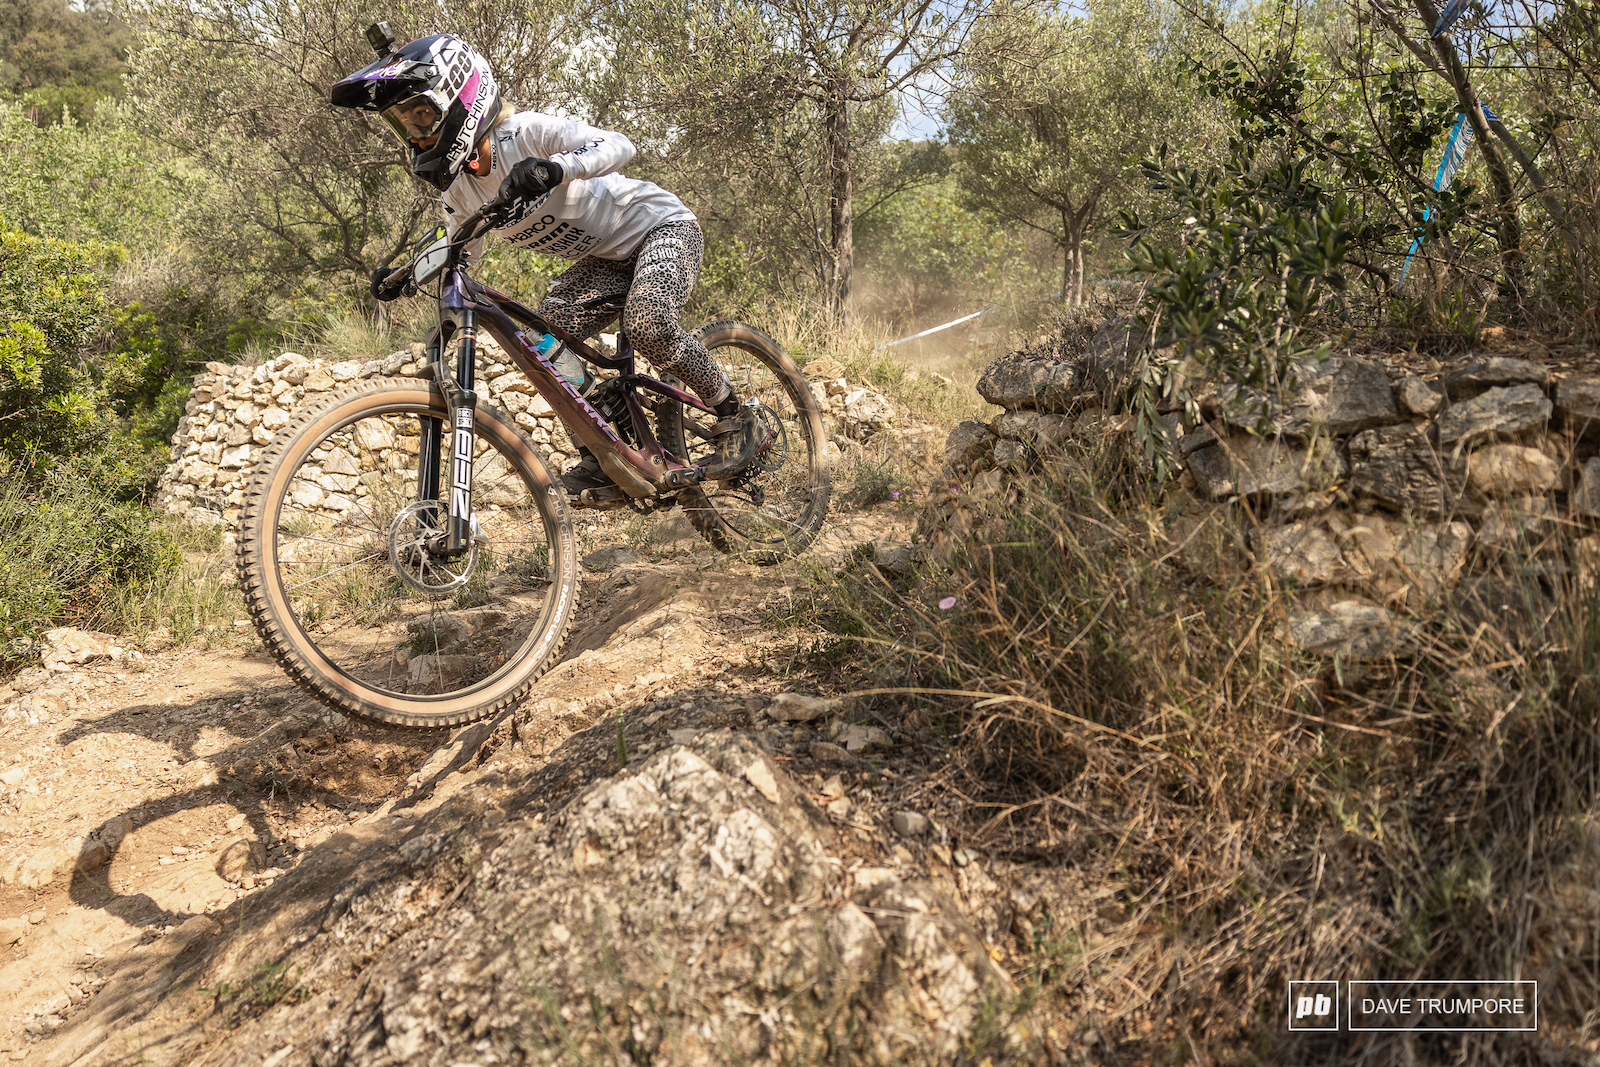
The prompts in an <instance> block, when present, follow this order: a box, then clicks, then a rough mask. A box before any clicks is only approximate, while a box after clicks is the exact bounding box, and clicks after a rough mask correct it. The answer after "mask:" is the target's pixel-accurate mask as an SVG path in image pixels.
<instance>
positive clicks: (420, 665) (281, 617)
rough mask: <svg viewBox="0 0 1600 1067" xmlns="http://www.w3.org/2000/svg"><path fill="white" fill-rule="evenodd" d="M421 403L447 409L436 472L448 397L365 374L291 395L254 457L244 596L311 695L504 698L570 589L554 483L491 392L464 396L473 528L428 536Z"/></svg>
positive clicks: (573, 569) (338, 699) (568, 549)
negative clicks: (327, 389)
mask: <svg viewBox="0 0 1600 1067" xmlns="http://www.w3.org/2000/svg"><path fill="white" fill-rule="evenodd" d="M427 420H442V425H443V426H444V427H445V430H444V432H443V433H442V434H441V435H440V436H441V438H442V440H441V442H440V453H441V454H440V457H439V458H440V463H439V468H438V469H440V470H442V471H445V472H449V471H451V470H452V468H453V456H452V444H453V437H454V435H453V434H451V433H450V432H449V429H448V427H449V426H450V417H449V411H448V409H447V408H446V406H445V404H444V400H443V397H442V396H441V395H440V394H439V393H438V392H437V391H436V390H435V389H434V388H433V387H431V386H430V385H429V384H428V383H426V382H372V383H363V384H360V385H355V386H351V387H349V388H347V389H344V390H341V391H340V392H337V393H334V394H332V395H331V396H329V397H328V398H327V399H326V400H324V401H322V402H321V403H319V404H317V405H315V406H313V407H311V408H308V409H306V410H304V411H302V412H300V413H299V414H298V415H297V416H296V417H295V418H294V420H293V421H292V422H290V424H289V425H288V426H287V427H285V428H284V430H283V432H282V433H280V434H279V436H278V437H277V439H276V440H274V441H273V442H272V444H270V445H268V446H267V448H266V449H265V451H264V452H263V454H262V455H261V456H260V458H259V459H258V461H257V466H256V474H255V477H254V478H253V479H252V481H251V483H250V486H249V488H248V490H247V491H246V496H245V503H244V511H243V514H242V515H241V517H240V528H239V536H238V563H239V577H240V581H241V583H242V584H243V586H244V594H245V602H246V604H247V606H248V607H249V610H250V616H251V618H252V619H253V620H254V622H255V625H256V629H257V631H258V632H259V633H260V634H261V639H262V641H263V642H265V644H266V646H267V648H268V649H269V650H271V652H272V654H273V655H274V656H275V657H276V658H277V660H278V662H279V663H280V664H281V665H282V666H283V668H284V669H285V670H286V671H288V672H289V674H290V675H291V676H292V677H293V678H294V679H295V680H296V681H297V682H299V683H300V684H301V686H303V687H304V688H305V689H307V690H309V691H310V692H311V693H312V694H313V695H315V696H316V697H317V698H318V699H320V700H322V701H323V702H324V703H327V704H329V705H332V706H333V707H335V708H338V709H340V710H341V711H345V712H348V713H350V714H353V715H360V716H363V717H365V718H368V719H375V720H378V721H380V722H387V723H395V724H399V725H404V726H450V725H454V724H457V723H463V722H470V721H472V720H473V719H478V718H482V717H483V716H485V715H489V714H491V713H493V712H495V711H498V710H500V709H502V708H505V707H507V706H508V705H510V704H511V703H512V702H513V701H515V700H517V699H519V698H520V697H521V696H522V695H523V694H524V693H526V692H527V690H528V688H529V687H530V686H531V685H532V684H533V682H534V679H536V678H537V677H538V676H539V675H540V674H541V673H543V671H544V669H545V668H546V667H547V666H548V665H550V664H552V663H554V662H556V660H557V657H558V655H559V653H560V650H561V646H562V644H563V643H564V642H565V639H566V631H567V626H568V625H569V623H570V622H571V620H572V614H573V609H574V607H575V605H576V600H577V544H576V542H575V540H574V537H573V532H572V520H571V518H570V516H569V514H568V512H567V508H566V500H565V497H564V495H563V494H562V492H561V490H560V489H558V488H557V487H556V486H555V485H554V484H553V483H552V481H551V478H550V472H549V470H548V469H547V468H546V467H545V463H544V459H543V457H541V456H540V455H539V453H538V452H536V451H535V450H534V449H533V447H532V446H531V445H530V444H529V443H528V442H527V440H526V439H525V438H523V436H522V435H521V434H520V433H518V432H517V429H516V426H515V424H514V423H513V422H512V420H511V417H510V416H509V415H507V414H506V413H505V412H502V411H499V410H498V409H496V408H493V407H489V406H487V405H482V404H480V405H478V408H477V430H476V434H475V438H474V439H475V447H474V453H475V455H474V457H473V468H472V506H473V519H474V526H475V536H474V537H473V538H472V543H471V544H470V545H468V546H466V547H465V548H464V549H463V550H462V551H460V552H457V553H454V554H449V553H446V552H444V551H443V546H442V543H441V540H440V538H439V537H438V535H437V531H438V530H439V529H441V527H442V524H443V520H444V515H443V505H442V504H441V503H440V502H438V501H436V500H424V501H419V500H418V497H419V493H418V470H419V467H420V466H421V464H420V463H419V455H420V454H421V452H422V451H423V447H424V445H423V443H424V441H425V440H426V438H425V436H424V432H423V430H424V426H425V425H426V424H427ZM449 477H450V476H449V474H446V475H445V476H444V480H445V481H446V482H447V483H448V480H449ZM430 495H431V494H430Z"/></svg>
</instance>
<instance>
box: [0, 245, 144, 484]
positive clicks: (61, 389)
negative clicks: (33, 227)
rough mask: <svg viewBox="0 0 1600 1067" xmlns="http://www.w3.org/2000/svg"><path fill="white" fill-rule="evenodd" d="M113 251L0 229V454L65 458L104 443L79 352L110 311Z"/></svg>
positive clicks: (116, 251)
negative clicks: (108, 290) (108, 274)
mask: <svg viewBox="0 0 1600 1067" xmlns="http://www.w3.org/2000/svg"><path fill="white" fill-rule="evenodd" d="M119 255H120V249H118V248H117V247H116V246H112V245H104V244H98V243H86V242H84V243H80V242H73V241H62V240H57V239H55V238H51V237H34V236H31V235H29V234H26V233H23V232H22V231H21V230H15V229H9V228H3V229H0V453H3V454H4V455H5V456H6V457H8V458H9V459H11V460H12V461H13V462H15V461H16V460H18V459H19V458H21V457H22V456H24V455H31V456H39V455H45V456H52V455H68V454H72V453H76V452H81V451H84V450H85V449H87V448H91V447H93V446H94V445H95V444H96V443H97V442H98V441H100V440H101V439H103V436H104V426H103V423H102V420H101V418H100V416H99V413H98V411H97V406H96V401H97V396H96V394H97V390H96V388H95V386H94V384H93V382H92V381H91V380H90V378H89V375H88V373H87V366H86V361H85V358H84V352H85V350H86V349H87V347H88V346H89V344H90V342H91V340H92V339H93V338H94V337H95V335H96V334H97V333H99V331H100V330H101V329H102V328H103V327H104V325H105V323H106V320H107V316H108V314H109V311H110V304H109V302H108V301H107V299H106V293H105V271H106V270H107V268H109V267H110V266H112V265H114V264H115V263H116V261H117V258H118V257H119Z"/></svg>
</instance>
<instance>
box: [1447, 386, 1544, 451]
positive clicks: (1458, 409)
mask: <svg viewBox="0 0 1600 1067" xmlns="http://www.w3.org/2000/svg"><path fill="white" fill-rule="evenodd" d="M1550 412H1551V405H1550V398H1549V397H1547V396H1545V395H1544V390H1543V389H1541V388H1539V386H1537V385H1513V386H1507V387H1504V388H1499V389H1490V390H1489V391H1488V392H1485V393H1481V394H1479V395H1478V396H1475V397H1473V398H1472V399H1471V400H1467V401H1464V402H1463V403H1460V404H1453V405H1451V406H1450V407H1449V408H1446V409H1445V412H1444V414H1442V415H1440V416H1439V419H1438V421H1437V422H1436V423H1435V424H1434V425H1435V426H1436V427H1437V428H1438V431H1439V444H1441V445H1444V446H1447V447H1448V446H1450V445H1454V444H1459V443H1461V442H1464V441H1471V440H1475V439H1477V438H1480V437H1487V436H1491V435H1506V436H1511V435H1514V434H1519V433H1526V432H1527V431H1529V430H1533V429H1537V428H1539V427H1541V426H1543V425H1544V424H1545V423H1546V422H1548V421H1549V420H1550Z"/></svg>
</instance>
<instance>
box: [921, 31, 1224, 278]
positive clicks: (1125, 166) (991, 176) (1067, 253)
mask: <svg viewBox="0 0 1600 1067" xmlns="http://www.w3.org/2000/svg"><path fill="white" fill-rule="evenodd" d="M1186 47H1187V23H1186V22H1185V21H1184V20H1183V19H1182V18H1181V17H1179V16H1178V15H1177V13H1176V12H1175V11H1174V10H1173V9H1171V8H1170V7H1168V6H1166V5H1165V3H1164V0H1093V3H1092V4H1091V6H1090V7H1088V9H1087V10H1083V9H1078V10H1067V11H1061V10H1053V11H1039V10H1028V9H1019V10H1013V11H1010V12H1008V13H1007V17H1006V18H1005V19H998V18H997V19H995V20H994V21H992V22H990V23H988V24H987V25H981V26H979V27H978V29H977V31H976V32H975V33H974V35H973V38H972V40H971V41H970V42H968V47H967V49H966V51H965V53H964V54H963V56H962V57H961V59H960V60H959V62H958V64H957V67H956V86H955V91H954V92H953V93H951V95H950V96H949V98H948V100H947V102H946V108H945V112H944V116H945V122H946V124H947V130H948V135H949V137H950V139H951V141H952V142H953V143H954V144H956V145H957V146H958V148H959V150H960V157H961V165H960V168H959V174H960V181H961V186H962V189H963V191H964V193H965V194H966V196H967V198H968V200H969V202H971V203H972V204H973V205H974V206H975V207H977V208H979V209H980V210H982V211H983V212H985V213H986V214H988V215H990V216H991V217H992V218H995V219H998V220H1001V221H1002V222H1004V223H1006V224H1010V225H1021V226H1024V227H1028V228H1031V229H1033V230H1036V231H1038V232H1040V233H1043V234H1045V235H1048V237H1049V238H1050V239H1051V240H1052V241H1054V242H1055V243H1056V245H1057V246H1058V247H1059V248H1060V251H1061V256H1062V296H1063V299H1064V300H1066V301H1067V302H1069V303H1073V304H1077V303H1081V302H1082V299H1083V283H1084V264H1083V245H1084V239H1085V237H1086V236H1087V235H1088V233H1089V232H1090V230H1091V229H1092V227H1093V226H1094V225H1095V223H1096V222H1097V221H1098V220H1099V219H1100V218H1102V217H1103V216H1104V215H1105V214H1106V211H1107V210H1108V209H1110V208H1114V207H1117V206H1121V204H1122V203H1125V202H1126V198H1127V197H1129V196H1133V195H1137V194H1136V193H1135V192H1134V189H1135V186H1136V183H1134V182H1131V181H1130V180H1129V178H1130V174H1131V172H1132V171H1133V168H1134V166H1135V164H1136V163H1137V162H1138V160H1139V159H1140V158H1141V157H1143V156H1145V155H1148V154H1150V153H1151V152H1152V151H1153V150H1154V149H1155V148H1156V147H1157V146H1158V145H1160V144H1162V143H1163V142H1166V141H1174V142H1176V141H1178V140H1180V139H1181V140H1184V141H1189V140H1191V139H1192V138H1193V137H1194V135H1195V133H1196V129H1195V124H1196V123H1197V122H1199V121H1200V116H1199V115H1198V114H1197V110H1196V105H1195V103H1194V99H1193V97H1192V95H1191V94H1189V93H1188V92H1186V91H1185V90H1183V89H1182V88H1180V87H1179V86H1178V85H1177V77H1178V61H1179V59H1180V58H1181V56H1182V55H1183V54H1184V52H1185V49H1186Z"/></svg>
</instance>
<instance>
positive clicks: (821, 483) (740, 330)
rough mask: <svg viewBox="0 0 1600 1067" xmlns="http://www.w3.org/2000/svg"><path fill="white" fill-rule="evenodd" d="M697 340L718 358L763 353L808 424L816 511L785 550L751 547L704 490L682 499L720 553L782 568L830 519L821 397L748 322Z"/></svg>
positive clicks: (712, 328) (727, 324)
mask: <svg viewBox="0 0 1600 1067" xmlns="http://www.w3.org/2000/svg"><path fill="white" fill-rule="evenodd" d="M694 339H695V340H697V341H699V342H700V343H701V344H702V345H704V346H705V347H706V348H707V349H709V350H711V352H712V353H713V355H714V354H715V352H716V349H718V348H725V347H735V348H741V349H743V350H744V351H746V352H754V353H759V354H760V357H761V361H762V362H763V363H765V364H766V365H767V368H768V369H769V370H771V371H772V372H773V373H774V374H776V375H778V376H779V377H780V378H782V379H783V380H784V381H785V382H786V384H787V385H788V387H789V391H790V396H789V399H790V402H792V403H793V404H794V405H795V407H796V409H797V410H798V411H801V412H803V413H804V414H805V418H806V424H807V427H808V429H809V430H810V436H811V483H812V485H813V486H814V487H815V488H814V490H813V491H814V493H815V503H816V506H815V508H814V509H813V511H812V513H811V517H810V519H809V520H808V521H807V522H806V525H805V526H804V527H802V528H801V529H800V530H799V531H798V532H797V533H795V534H794V535H793V536H792V537H788V538H785V539H784V541H783V543H782V544H781V545H780V546H772V545H759V546H755V545H751V544H750V543H749V542H748V541H746V540H745V538H744V537H743V535H741V534H740V533H739V532H738V531H737V530H735V529H734V528H733V527H731V526H730V525H729V524H728V522H727V520H726V519H725V518H723V516H722V514H721V513H720V512H719V511H718V510H717V506H716V503H715V500H714V498H712V497H708V496H706V494H705V493H703V492H701V491H700V490H699V489H696V488H689V489H685V490H683V491H682V492H680V493H679V494H678V502H679V504H680V505H681V506H682V508H683V512H684V514H685V515H686V516H688V519H689V523H690V525H692V526H693V527H694V528H695V529H696V530H697V531H699V533H700V535H701V536H702V537H704V538H705V539H706V540H707V541H709V542H711V544H712V545H714V546H715V547H716V548H717V549H719V550H720V551H723V552H727V553H728V554H730V555H736V556H739V557H740V558H742V559H747V560H749V561H751V562H753V563H759V564H764V565H765V564H772V563H777V562H778V561H780V560H783V559H787V558H789V557H790V556H794V555H797V554H799V553H801V552H804V551H805V550H806V549H807V548H808V547H810V545H811V542H813V541H815V540H816V539H817V534H818V533H819V532H820V531H821V530H822V523H823V520H825V519H826V518H827V515H828V498H829V496H830V494H831V493H832V491H833V474H832V472H831V471H830V470H829V469H828V467H827V465H826V464H825V463H824V462H823V459H822V450H823V446H824V442H825V441H826V440H827V437H826V435H825V433H824V431H823V428H822V409H821V408H819V407H818V406H817V398H816V397H815V396H813V395H812V394H811V386H810V384H809V383H808V382H807V381H806V376H805V375H804V374H802V373H801V372H800V368H799V367H797V366H795V362H794V360H792V359H790V358H789V353H788V352H786V351H784V348H783V346H782V345H780V344H779V343H778V342H777V341H775V340H773V338H772V337H771V336H769V335H768V334H767V333H766V332H765V331H764V330H759V329H757V328H756V327H754V326H751V325H750V324H749V323H744V322H733V321H728V320H723V321H719V322H708V323H706V324H705V325H704V326H702V327H700V328H699V329H698V330H696V331H695V332H694Z"/></svg>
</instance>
